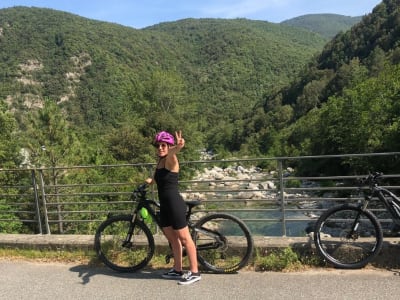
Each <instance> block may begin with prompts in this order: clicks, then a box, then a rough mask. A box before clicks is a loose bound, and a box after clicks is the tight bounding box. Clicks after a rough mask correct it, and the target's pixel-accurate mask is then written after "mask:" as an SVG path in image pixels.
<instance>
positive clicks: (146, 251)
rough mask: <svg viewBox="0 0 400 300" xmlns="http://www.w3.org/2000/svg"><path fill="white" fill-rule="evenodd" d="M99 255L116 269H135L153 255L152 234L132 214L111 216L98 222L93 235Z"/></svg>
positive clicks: (144, 263)
mask: <svg viewBox="0 0 400 300" xmlns="http://www.w3.org/2000/svg"><path fill="white" fill-rule="evenodd" d="M94 245H95V250H96V253H97V256H98V258H99V259H100V260H101V261H102V262H103V263H104V264H105V265H106V266H108V267H110V268H111V269H113V270H115V271H118V272H134V271H137V270H139V269H141V268H143V267H145V266H146V265H147V264H148V263H149V261H150V260H151V258H152V257H153V255H154V249H155V245H154V238H153V235H152V233H151V232H150V230H149V228H148V227H147V226H146V225H145V224H144V223H143V222H141V221H139V220H136V221H135V222H134V223H132V216H131V215H120V216H113V217H110V218H108V219H107V220H105V221H104V222H103V223H101V224H100V226H99V228H98V229H97V231H96V235H95V243H94Z"/></svg>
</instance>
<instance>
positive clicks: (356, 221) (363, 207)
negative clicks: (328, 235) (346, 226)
mask: <svg viewBox="0 0 400 300" xmlns="http://www.w3.org/2000/svg"><path fill="white" fill-rule="evenodd" d="M370 198H371V197H370V196H368V197H366V198H365V201H364V202H363V203H362V204H361V205H360V209H361V212H360V211H359V212H358V213H357V216H356V218H355V219H354V222H353V224H352V225H351V230H350V232H349V234H348V235H347V238H353V239H355V238H357V237H358V236H356V235H355V233H356V232H357V230H358V226H359V225H360V218H361V213H362V212H363V211H365V210H366V209H367V206H368V203H369V200H370Z"/></svg>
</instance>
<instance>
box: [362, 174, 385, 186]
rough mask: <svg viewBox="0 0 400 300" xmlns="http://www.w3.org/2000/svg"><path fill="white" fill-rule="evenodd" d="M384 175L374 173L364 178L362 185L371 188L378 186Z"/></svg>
mask: <svg viewBox="0 0 400 300" xmlns="http://www.w3.org/2000/svg"><path fill="white" fill-rule="evenodd" d="M382 176H383V173H382V172H373V173H370V174H369V175H368V176H367V177H365V178H363V179H361V180H360V182H361V184H365V185H368V186H369V187H372V186H374V185H376V184H378V181H379V180H380V179H381V178H382Z"/></svg>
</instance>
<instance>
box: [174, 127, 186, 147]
mask: <svg viewBox="0 0 400 300" xmlns="http://www.w3.org/2000/svg"><path fill="white" fill-rule="evenodd" d="M175 137H176V146H177V147H178V148H179V149H181V148H183V147H184V146H185V139H184V138H183V137H182V130H179V131H175Z"/></svg>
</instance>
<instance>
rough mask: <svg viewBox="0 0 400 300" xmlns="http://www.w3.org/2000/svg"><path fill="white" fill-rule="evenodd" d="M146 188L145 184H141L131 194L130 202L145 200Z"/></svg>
mask: <svg viewBox="0 0 400 300" xmlns="http://www.w3.org/2000/svg"><path fill="white" fill-rule="evenodd" d="M147 187H148V184H147V183H142V184H141V185H139V186H138V187H137V188H136V189H135V190H134V191H133V193H132V200H135V199H137V198H142V199H144V198H146V193H147Z"/></svg>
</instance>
